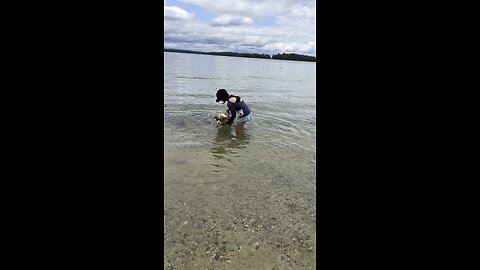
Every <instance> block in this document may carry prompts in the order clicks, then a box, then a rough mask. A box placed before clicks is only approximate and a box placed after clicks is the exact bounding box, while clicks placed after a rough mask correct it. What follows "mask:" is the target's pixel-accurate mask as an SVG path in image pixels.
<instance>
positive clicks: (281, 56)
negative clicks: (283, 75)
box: [163, 48, 317, 62]
mask: <svg viewBox="0 0 480 270" xmlns="http://www.w3.org/2000/svg"><path fill="white" fill-rule="evenodd" d="M163 51H165V52H177V53H193V54H208V55H222V56H232V57H248V58H263V59H279V60H293V61H309V62H316V61H317V58H316V57H314V56H309V55H302V54H296V53H288V54H286V53H283V54H274V55H272V56H270V55H268V54H260V53H236V52H199V51H190V50H179V49H165V48H164V49H163Z"/></svg>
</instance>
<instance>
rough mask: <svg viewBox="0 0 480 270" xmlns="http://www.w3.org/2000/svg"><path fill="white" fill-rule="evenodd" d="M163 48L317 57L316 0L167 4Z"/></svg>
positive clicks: (176, 0) (177, 0)
mask: <svg viewBox="0 0 480 270" xmlns="http://www.w3.org/2000/svg"><path fill="white" fill-rule="evenodd" d="M163 3H164V21H163V29H164V40H163V42H164V47H165V48H175V49H184V50H194V51H205V52H210V51H229V52H251V53H266V54H270V55H271V54H275V53H284V52H285V53H298V54H306V55H313V56H316V42H315V41H316V29H315V23H316V17H315V14H316V5H315V0H164V2H163Z"/></svg>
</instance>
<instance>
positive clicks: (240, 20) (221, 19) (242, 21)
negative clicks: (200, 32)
mask: <svg viewBox="0 0 480 270" xmlns="http://www.w3.org/2000/svg"><path fill="white" fill-rule="evenodd" d="M252 23H253V22H252V19H250V18H248V17H242V16H231V15H221V16H218V17H216V18H215V19H214V20H213V22H212V23H211V25H212V26H233V25H249V24H252Z"/></svg>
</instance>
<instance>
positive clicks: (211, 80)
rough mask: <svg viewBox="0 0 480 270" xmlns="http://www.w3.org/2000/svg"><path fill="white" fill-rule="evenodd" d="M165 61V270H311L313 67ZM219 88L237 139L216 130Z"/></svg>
mask: <svg viewBox="0 0 480 270" xmlns="http://www.w3.org/2000/svg"><path fill="white" fill-rule="evenodd" d="M164 56H165V57H164V79H165V80H164V81H165V85H164V101H165V104H164V144H165V152H164V157H165V159H164V160H165V161H164V162H165V163H164V174H165V178H164V187H165V189H164V244H165V245H164V246H165V249H164V261H165V264H164V268H165V269H314V268H315V254H316V247H315V245H316V242H315V236H316V206H315V203H316V181H315V179H316V178H315V177H316V171H315V164H316V129H315V128H316V115H315V103H316V100H315V99H316V91H315V80H316V77H315V71H316V64H315V63H311V62H295V61H279V60H268V59H249V58H237V57H225V56H210V55H196V54H182V53H169V52H165V53H164ZM219 88H225V89H226V90H227V91H228V92H229V93H230V94H235V95H239V96H241V97H242V98H243V99H244V100H245V101H246V102H247V104H248V105H249V106H250V108H251V110H252V112H253V116H254V119H253V120H252V121H250V122H248V123H247V124H246V125H245V129H244V131H242V132H236V131H235V129H234V128H231V127H225V126H217V125H216V123H215V121H214V119H213V118H212V116H213V115H215V114H217V113H221V112H224V111H225V110H226V105H225V104H220V103H215V98H216V97H215V93H216V91H217V90H218V89H219Z"/></svg>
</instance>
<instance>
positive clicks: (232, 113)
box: [227, 106, 237, 125]
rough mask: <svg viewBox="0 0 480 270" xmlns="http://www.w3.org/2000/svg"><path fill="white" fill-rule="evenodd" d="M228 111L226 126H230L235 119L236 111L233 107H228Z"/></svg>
mask: <svg viewBox="0 0 480 270" xmlns="http://www.w3.org/2000/svg"><path fill="white" fill-rule="evenodd" d="M228 109H229V110H230V114H229V115H228V119H227V124H228V125H231V124H232V122H233V120H234V119H235V117H237V110H235V108H233V106H232V107H228Z"/></svg>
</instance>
